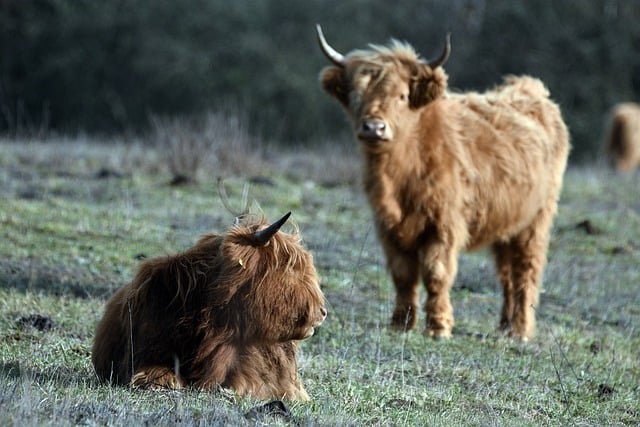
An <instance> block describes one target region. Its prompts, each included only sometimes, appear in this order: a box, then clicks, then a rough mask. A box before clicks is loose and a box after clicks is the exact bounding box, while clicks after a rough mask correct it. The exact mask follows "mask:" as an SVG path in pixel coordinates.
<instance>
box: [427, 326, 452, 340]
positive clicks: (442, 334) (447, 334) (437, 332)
mask: <svg viewBox="0 0 640 427" xmlns="http://www.w3.org/2000/svg"><path fill="white" fill-rule="evenodd" d="M425 333H426V335H427V336H429V337H431V338H433V339H434V340H436V341H443V340H448V339H449V338H451V330H449V329H427V330H426V332H425Z"/></svg>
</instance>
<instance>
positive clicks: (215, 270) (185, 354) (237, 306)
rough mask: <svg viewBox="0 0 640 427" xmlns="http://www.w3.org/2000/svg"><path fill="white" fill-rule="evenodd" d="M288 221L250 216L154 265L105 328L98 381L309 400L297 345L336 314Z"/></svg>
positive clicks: (97, 357)
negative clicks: (286, 227) (330, 310)
mask: <svg viewBox="0 0 640 427" xmlns="http://www.w3.org/2000/svg"><path fill="white" fill-rule="evenodd" d="M288 217H289V214H287V215H285V216H284V217H282V218H281V219H280V220H278V221H276V222H275V223H273V224H271V225H268V224H267V223H266V222H265V221H264V220H257V221H256V220H251V221H249V220H245V221H244V223H240V224H237V225H235V226H234V227H232V228H231V229H230V230H229V231H228V232H227V233H226V234H207V235H204V236H202V237H201V238H200V240H199V241H198V242H197V243H196V245H195V246H193V247H192V248H190V249H188V250H187V251H185V252H182V253H179V254H176V255H168V256H164V257H158V258H154V259H149V260H146V261H144V262H143V263H142V264H141V265H140V267H139V270H138V272H137V274H136V276H135V278H134V279H133V281H132V282H130V283H129V284H128V285H126V286H124V287H122V288H121V289H120V290H118V291H117V292H116V293H115V294H114V295H113V297H112V298H111V299H110V300H109V301H108V303H107V305H106V309H105V313H104V316H103V318H102V320H101V321H100V323H99V324H98V327H97V331H96V336H95V341H94V344H93V350H92V360H93V365H94V367H95V371H96V373H97V375H98V377H99V378H100V379H102V380H104V381H109V382H112V383H116V384H131V385H132V386H139V387H145V388H172V389H178V388H182V387H185V386H188V385H192V386H195V387H197V388H204V389H215V388H217V387H219V386H220V387H224V388H230V389H233V390H234V391H235V392H236V393H238V394H239V395H250V396H253V397H257V398H261V399H281V398H285V399H291V400H308V399H309V396H308V394H307V392H306V391H305V389H304V387H303V386H302V383H301V382H300V379H299V378H298V372H297V362H296V353H297V341H298V340H304V339H306V338H309V337H310V336H312V335H313V333H314V328H316V327H317V326H318V325H320V324H321V323H322V322H323V321H324V319H325V317H326V315H327V311H326V309H325V299H324V296H323V294H322V291H321V290H320V287H319V284H318V276H317V273H316V269H315V267H314V264H313V258H312V255H311V254H310V253H309V252H308V251H307V250H305V249H304V248H303V247H302V246H301V244H300V236H299V234H298V233H297V231H296V232H295V233H293V234H288V233H284V232H279V231H278V230H279V229H280V227H281V226H282V225H283V224H284V223H285V222H286V221H287V218H288Z"/></svg>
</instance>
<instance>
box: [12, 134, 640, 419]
mask: <svg viewBox="0 0 640 427" xmlns="http://www.w3.org/2000/svg"><path fill="white" fill-rule="evenodd" d="M219 152H221V150H218V153H219ZM227 156H228V153H227ZM212 157H213V158H209V159H208V160H207V162H205V163H203V164H202V165H201V166H199V170H198V171H197V174H194V177H195V178H197V180H196V181H192V182H191V183H188V184H186V185H180V186H176V185H170V182H171V181H172V179H173V178H175V176H174V175H173V174H172V173H171V172H172V171H173V173H174V174H175V170H174V168H172V166H171V165H169V164H167V158H168V157H167V153H166V152H163V149H162V147H157V146H153V147H147V146H144V145H141V144H139V143H131V144H127V145H125V144H113V143H110V144H105V143H95V142H87V141H83V140H55V141H47V142H46V143H37V142H29V141H21V142H12V141H0V425H56V426H58V425H78V424H79V425H105V424H108V425H230V424H231V425H254V424H258V425H262V424H265V425H266V424H269V425H272V424H276V425H513V426H522V425H638V424H639V423H640V403H639V402H640V329H639V328H640V176H639V175H637V174H636V175H634V176H620V175H615V174H612V173H610V172H608V171H606V170H604V169H601V168H597V167H594V168H572V169H570V170H569V171H568V172H567V175H566V178H565V187H564V190H563V195H562V199H561V203H560V209H559V214H558V217H557V219H556V222H555V227H554V232H553V236H552V240H551V246H550V250H549V263H548V267H547V270H546V273H545V278H544V284H543V293H542V294H541V298H540V304H539V307H538V309H537V316H538V333H537V336H536V338H535V339H534V340H533V341H531V342H529V343H526V344H520V343H515V342H512V341H510V340H508V339H506V338H504V337H502V336H501V335H500V334H499V333H498V332H497V331H496V326H497V323H498V320H499V311H500V306H501V291H500V288H499V285H498V282H497V279H496V278H495V275H494V273H493V266H492V263H491V260H490V259H489V258H488V257H487V256H486V254H485V253H482V252H480V253H473V254H465V255H463V256H462V257H461V260H460V267H459V273H458V277H457V279H456V283H455V285H454V288H453V291H452V303H453V306H454V310H455V314H456V326H455V328H454V337H453V339H451V340H448V341H433V340H431V339H428V338H425V337H423V336H422V335H421V333H420V331H419V330H418V331H415V332H410V333H407V334H399V333H396V332H393V331H391V330H389V329H388V328H387V323H388V320H389V318H390V315H391V310H392V303H393V290H392V285H391V282H390V280H389V278H388V276H387V273H386V271H385V261H384V257H383V255H382V253H381V251H380V248H379V245H378V244H377V242H376V239H375V235H374V232H373V230H372V225H371V215H370V212H369V209H368V206H367V204H366V201H365V200H364V197H363V195H362V191H361V190H360V188H359V186H358V178H357V177H358V169H359V164H358V160H357V159H358V157H357V153H356V150H355V149H344V148H343V149H335V148H334V149H331V148H328V147H327V148H324V149H318V150H315V151H314V152H313V153H301V152H299V153H290V152H289V153H287V152H283V153H281V152H277V151H276V150H275V149H274V150H272V151H271V152H269V151H268V150H265V153H259V155H255V156H254V157H253V158H251V161H250V162H248V163H242V162H241V161H239V160H238V159H236V160H237V161H236V162H230V161H229V160H228V159H226V160H224V161H221V160H220V156H217V157H216V156H212ZM216 159H217V160H216ZM245 160H246V159H245ZM231 163H233V165H234V167H233V168H230V167H227V166H228V165H229V164H231ZM239 170H244V171H245V172H244V173H242V174H241V173H239V172H238V171H239ZM218 177H222V178H224V179H225V182H226V187H227V193H228V195H229V199H230V203H231V204H233V205H237V206H240V205H241V200H240V199H241V194H242V190H243V187H244V185H245V183H247V182H252V184H251V195H252V196H253V198H254V199H255V200H256V203H254V204H253V208H254V210H257V209H261V210H262V211H263V212H264V213H265V215H266V216H267V217H268V218H271V219H273V218H276V217H279V216H281V215H282V214H284V213H285V212H287V211H289V210H291V211H292V212H293V216H292V218H293V220H294V221H295V222H296V223H297V225H298V226H299V228H300V230H301V233H302V235H303V238H304V243H305V245H306V246H307V247H308V248H309V249H310V250H311V251H312V252H313V253H314V257H315V260H316V265H317V268H318V271H319V273H320V275H321V279H322V287H323V290H324V291H325V294H326V296H327V299H328V309H329V316H328V318H327V321H326V322H325V324H324V325H323V326H322V327H321V329H320V330H319V331H318V332H317V334H316V335H315V336H313V337H312V338H310V339H309V340H307V341H305V342H303V343H302V344H301V354H300V374H301V377H302V380H303V382H304V384H305V386H306V388H307V391H308V392H309V394H310V395H311V396H312V402H310V403H307V404H299V403H290V402H287V404H288V405H289V409H290V416H280V415H261V416H258V417H257V418H247V417H245V414H246V413H248V412H249V411H250V409H251V408H253V407H255V406H257V405H262V404H264V403H265V402H259V401H256V400H253V399H246V398H238V397H236V396H233V394H232V393H222V392H220V393H214V392H202V391H197V390H186V391H180V392H169V391H167V392H150V391H138V390H131V389H129V388H123V387H110V386H106V385H103V384H100V383H99V382H98V381H97V379H96V377H95V376H94V374H93V371H92V367H91V362H90V349H91V344H92V339H93V332H94V328H95V325H96V323H97V322H98V320H99V318H100V316H101V314H102V310H103V306H104V303H105V301H106V299H107V298H108V297H109V295H110V294H111V293H112V292H114V291H115V290H116V289H117V288H118V287H119V286H121V285H123V284H124V283H126V282H127V281H128V280H129V279H130V278H131V277H132V274H133V272H134V271H135V267H136V265H137V264H138V263H139V261H138V260H139V259H140V258H143V257H151V256H156V255H161V254H165V253H168V252H174V251H178V250H182V249H185V248H187V247H188V246H190V245H191V244H193V243H194V242H195V240H196V239H197V237H198V236H199V235H200V234H202V233H205V232H208V231H211V230H217V231H221V230H224V229H225V228H227V227H228V226H229V225H230V224H231V223H232V220H233V218H232V215H231V214H230V213H229V212H228V211H227V210H226V209H225V208H224V207H223V205H222V203H221V200H220V197H219V195H218V190H217V186H216V180H217V178H218ZM258 204H259V206H258Z"/></svg>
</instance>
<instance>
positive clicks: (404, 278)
mask: <svg viewBox="0 0 640 427" xmlns="http://www.w3.org/2000/svg"><path fill="white" fill-rule="evenodd" d="M317 33H318V41H319V43H320V47H321V49H322V51H323V53H324V54H325V56H326V57H327V58H328V59H329V61H330V62H331V63H332V65H331V66H328V67H326V68H324V69H323V70H322V72H321V74H320V81H321V85H322V86H323V88H324V90H325V91H326V92H327V93H328V94H329V95H331V96H332V97H334V98H335V99H337V100H338V102H339V103H340V104H341V105H342V106H343V107H344V109H345V110H346V112H347V115H348V116H349V117H350V119H351V121H352V123H353V127H354V132H355V134H356V137H357V139H358V140H359V141H360V144H359V145H360V148H361V151H362V154H363V156H364V159H365V161H364V188H365V192H366V194H367V196H368V199H369V203H370V205H371V207H372V209H373V213H374V217H375V224H376V228H377V232H378V236H379V239H380V241H381V243H382V247H383V249H384V251H385V254H386V257H387V265H388V268H389V270H390V273H391V276H392V279H393V282H394V285H395V289H396V304H395V309H394V312H393V315H392V319H391V323H392V325H393V326H394V327H396V328H398V329H401V330H405V329H411V328H413V327H414V326H415V324H416V322H417V308H418V303H419V292H418V283H419V279H420V277H421V278H422V282H423V283H424V286H425V287H426V290H427V299H426V303H425V305H424V309H425V311H426V314H427V320H426V333H427V334H428V335H430V336H433V337H438V338H439V337H444V338H447V337H450V336H451V332H452V328H453V326H454V317H453V308H452V306H451V302H450V296H449V292H450V289H451V286H452V283H453V281H454V278H455V275H456V272H457V262H458V261H457V258H458V254H459V252H460V251H461V250H474V249H479V248H481V247H484V246H490V247H491V249H492V251H493V254H494V256H495V260H496V265H497V272H498V276H499V278H500V281H501V283H502V287H503V291H504V298H503V306H502V313H501V318H500V328H501V329H502V330H504V331H506V332H508V333H509V335H510V336H512V337H514V338H517V339H522V340H527V339H529V338H530V337H532V336H533V334H534V330H535V307H536V305H537V301H538V293H539V286H540V280H541V276H542V272H543V268H544V265H545V263H546V253H547V246H548V240H549V233H550V228H551V224H552V221H553V217H554V215H555V213H556V209H557V201H558V198H559V195H560V190H561V186H562V180H563V175H564V170H565V167H566V163H567V157H568V152H569V149H570V144H569V136H568V131H567V127H566V125H565V123H564V121H563V119H562V116H561V113H560V109H559V108H558V106H557V105H556V104H555V103H554V102H553V101H551V100H550V99H549V92H548V90H547V88H546V87H545V86H544V84H543V83H542V82H541V81H539V80H537V79H534V78H532V77H528V76H524V77H514V76H509V77H507V78H505V80H504V83H503V84H502V85H501V86H498V87H496V88H495V89H493V90H490V91H487V92H485V93H476V92H469V93H462V94H454V93H451V92H449V91H448V89H447V79H448V77H447V74H446V73H445V71H444V70H443V68H442V65H443V64H444V63H445V62H446V60H447V59H448V57H449V54H450V51H451V45H450V42H449V38H448V37H447V42H446V44H445V48H444V50H443V52H442V54H441V55H440V56H439V57H438V58H437V59H435V60H432V61H425V60H423V59H422V58H420V57H419V55H418V54H417V53H416V52H415V51H414V49H413V48H412V47H411V46H409V45H408V44H406V43H401V42H398V41H392V42H391V43H390V45H388V46H377V45H371V46H370V47H369V49H366V50H355V51H352V52H351V53H349V54H347V55H342V54H341V53H339V52H338V51H336V50H335V49H334V48H332V47H331V46H330V45H329V44H328V43H327V42H326V40H325V38H324V35H323V34H322V30H321V29H320V27H319V26H317Z"/></svg>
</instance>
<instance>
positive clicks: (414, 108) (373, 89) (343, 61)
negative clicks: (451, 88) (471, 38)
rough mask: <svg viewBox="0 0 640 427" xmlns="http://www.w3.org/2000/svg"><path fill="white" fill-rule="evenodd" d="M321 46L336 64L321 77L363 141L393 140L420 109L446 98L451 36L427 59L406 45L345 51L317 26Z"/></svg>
mask: <svg viewBox="0 0 640 427" xmlns="http://www.w3.org/2000/svg"><path fill="white" fill-rule="evenodd" d="M316 29H317V32H318V41H319V43H320V48H321V49H322V52H323V53H324V54H325V55H326V57H327V58H328V59H329V60H330V61H331V62H332V63H333V64H334V65H333V66H329V67H327V68H325V69H324V70H323V71H322V73H321V75H320V80H321V83H322V86H323V88H324V90H325V91H326V92H328V93H329V94H330V95H331V96H333V97H334V98H336V99H337V100H338V101H339V102H340V103H341V104H342V106H343V107H344V108H345V109H346V111H347V113H348V115H349V117H350V118H351V120H352V122H353V125H354V128H355V133H356V136H357V137H358V139H359V140H361V141H363V142H372V143H377V142H383V141H391V140H394V139H396V138H398V137H401V134H402V132H403V131H404V130H405V129H410V128H411V125H410V122H411V121H412V120H417V115H418V110H420V108H422V107H424V106H425V105H427V104H429V103H430V102H432V101H433V100H434V99H436V98H438V97H440V96H442V94H443V93H444V91H445V90H446V86H447V75H446V74H445V72H444V70H443V69H442V65H443V64H444V63H445V61H446V60H447V58H448V57H449V53H450V52H451V45H450V42H449V36H447V39H446V44H445V47H444V51H443V52H442V54H441V55H440V56H439V57H438V58H437V59H435V60H432V61H424V60H423V59H422V58H420V56H419V55H418V54H417V53H416V52H415V51H414V50H413V48H412V47H411V46H409V45H408V44H406V43H400V42H398V41H395V40H394V41H392V42H391V44H390V45H389V46H388V47H387V46H375V45H371V46H370V49H369V50H356V51H353V52H351V53H349V54H348V55H346V56H345V55H342V54H340V53H339V52H337V51H336V50H335V49H333V48H332V47H331V46H330V45H329V44H328V43H327V41H326V40H325V38H324V35H323V33H322V29H321V28H320V26H319V25H318V26H316Z"/></svg>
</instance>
